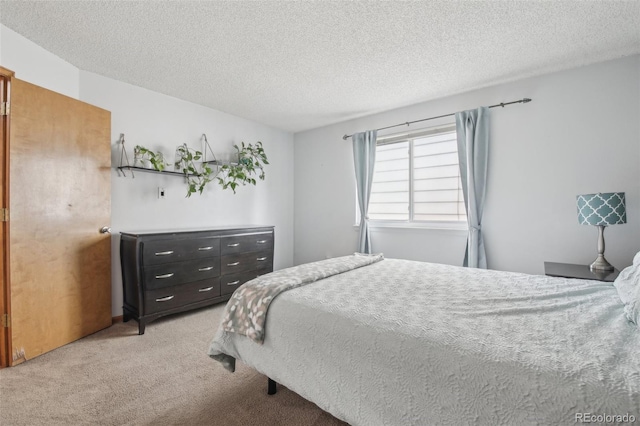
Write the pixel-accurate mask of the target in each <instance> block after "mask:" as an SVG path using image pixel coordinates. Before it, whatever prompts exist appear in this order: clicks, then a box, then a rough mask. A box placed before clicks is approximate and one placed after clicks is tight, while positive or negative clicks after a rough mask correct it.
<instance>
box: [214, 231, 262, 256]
mask: <svg viewBox="0 0 640 426" xmlns="http://www.w3.org/2000/svg"><path fill="white" fill-rule="evenodd" d="M272 249H273V232H268V233H264V234H250V235H234V236H230V237H223V238H221V240H220V253H221V254H223V255H225V254H233V253H246V252H251V251H260V250H272Z"/></svg>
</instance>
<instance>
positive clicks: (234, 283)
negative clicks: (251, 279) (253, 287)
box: [227, 280, 240, 285]
mask: <svg viewBox="0 0 640 426" xmlns="http://www.w3.org/2000/svg"><path fill="white" fill-rule="evenodd" d="M239 283H240V280H235V281H234V282H232V283H227V285H236V284H239Z"/></svg>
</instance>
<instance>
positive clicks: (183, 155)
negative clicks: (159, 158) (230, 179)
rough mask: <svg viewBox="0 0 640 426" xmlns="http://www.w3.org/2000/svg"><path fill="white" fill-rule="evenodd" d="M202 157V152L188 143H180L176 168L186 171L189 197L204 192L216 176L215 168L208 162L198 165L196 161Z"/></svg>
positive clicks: (177, 150)
mask: <svg viewBox="0 0 640 426" xmlns="http://www.w3.org/2000/svg"><path fill="white" fill-rule="evenodd" d="M201 159H202V152H200V151H196V150H194V149H192V148H189V147H188V146H187V144H184V145H180V146H178V148H177V149H176V159H175V170H180V171H182V173H184V176H185V178H186V179H187V195H186V196H187V197H191V194H194V193H196V192H198V193H199V194H202V191H204V188H205V186H207V184H208V183H209V182H211V181H213V179H214V178H215V176H216V173H215V171H214V169H213V168H212V167H211V166H210V165H209V163H207V162H202V163H200V167H197V166H196V163H195V161H199V160H201Z"/></svg>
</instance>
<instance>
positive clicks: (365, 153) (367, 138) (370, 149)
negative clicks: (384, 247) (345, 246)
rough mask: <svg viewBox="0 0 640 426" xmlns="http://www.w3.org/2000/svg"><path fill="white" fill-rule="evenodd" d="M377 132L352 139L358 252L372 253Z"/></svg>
mask: <svg viewBox="0 0 640 426" xmlns="http://www.w3.org/2000/svg"><path fill="white" fill-rule="evenodd" d="M377 137H378V131H377V130H369V131H366V132H362V133H356V134H354V135H353V136H352V137H351V140H352V141H353V163H354V165H355V170H356V184H357V191H358V207H359V208H360V235H359V238H358V251H359V252H360V253H371V237H370V235H369V217H368V216H367V212H368V211H369V197H370V196H371V183H372V181H373V166H374V164H375V162H376V139H377Z"/></svg>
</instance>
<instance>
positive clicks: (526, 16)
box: [0, 0, 640, 132]
mask: <svg viewBox="0 0 640 426" xmlns="http://www.w3.org/2000/svg"><path fill="white" fill-rule="evenodd" d="M0 22H1V23H2V24H4V25H6V26H7V27H9V28H11V29H12V30H14V31H16V32H18V33H19V34H22V35H23V36H25V37H26V38H28V39H30V40H32V41H34V42H35V43H37V44H39V45H40V46H42V47H44V48H45V49H47V50H49V51H50V52H53V53H54V54H56V55H57V56H59V57H61V58H62V59H64V60H66V61H68V62H70V63H71V64H73V65H74V66H76V67H78V68H80V69H82V70H87V71H91V72H95V73H97V74H101V75H104V76H107V77H111V78H114V79H117V80H121V81H125V82H127V83H131V84H134V85H137V86H141V87H145V88H147V89H151V90H154V91H157V92H161V93H165V94H168V95H171V96H175V97H177V98H181V99H186V100H189V101H192V102H195V103H197V104H201V105H205V106H208V107H211V108H215V109H217V110H221V111H225V112H227V113H231V114H234V115H237V116H240V117H245V118H248V119H251V120H255V121H258V122H261V123H265V124H268V125H271V126H274V127H278V128H281V129H285V130H289V131H294V132H296V131H301V130H306V129H311V128H315V127H320V126H323V125H327V124H331V123H335V122H339V121H344V120H347V119H351V118H355V117H359V116H363V115H368V114H371V113H375V112H379V111H384V110H388V109H392V108H397V107H401V106H405V105H410V104H414V103H418V102H421V101H426V100H430V99H435V98H439V97H443V96H447V95H452V94H454V93H460V92H465V91H468V90H472V89H477V88H481V87H485V86H489V85H493V84H497V83H501V82H505V81H511V80H515V79H520V78H524V77H530V76H534V75H539V74H544V73H548V72H552V71H556V70H560V69H565V68H571V67H576V66H581V65H586V64H589V63H593V62H598V61H604V60H608V59H613V58H618V57H621V56H626V55H631V54H636V53H640V2H638V1H612V2H611V1H568V2H563V1H544V2H543V1H526V2H523V1H517V2H514V1H474V2H470V1H469V2H467V1H424V2H395V1H384V2H383V1H367V2H359V1H349V2H330V1H323V2H283V1H263V2H249V1H211V2H206V1H204V2H203V1H200V2H190V1H175V2H174V1H159V2H158V1H154V2H151V1H143V2H121V1H91V2H89V1H87V2H67V1H47V2H34V1H24V0H23V1H4V0H2V1H0ZM524 95H526V94H524Z"/></svg>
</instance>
